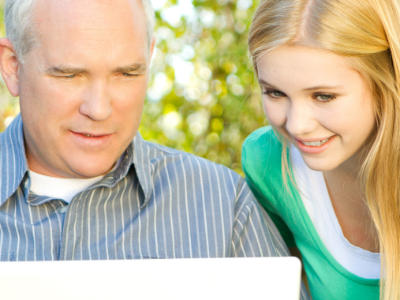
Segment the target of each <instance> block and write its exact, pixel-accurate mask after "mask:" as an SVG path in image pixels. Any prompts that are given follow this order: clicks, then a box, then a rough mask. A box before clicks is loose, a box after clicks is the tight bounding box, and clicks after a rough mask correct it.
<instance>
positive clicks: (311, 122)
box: [286, 101, 318, 136]
mask: <svg viewBox="0 0 400 300" xmlns="http://www.w3.org/2000/svg"><path fill="white" fill-rule="evenodd" d="M317 125H318V121H317V118H316V116H314V112H313V110H312V108H311V107H309V106H308V105H307V104H306V103H304V102H300V103H296V101H292V102H291V104H290V106H289V110H288V112H287V115H286V130H287V131H288V132H289V133H290V134H291V135H294V136H302V135H304V134H307V133H309V132H312V131H313V130H314V129H316V127H317Z"/></svg>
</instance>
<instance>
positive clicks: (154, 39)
mask: <svg viewBox="0 0 400 300" xmlns="http://www.w3.org/2000/svg"><path fill="white" fill-rule="evenodd" d="M155 44H156V38H155V37H153V38H152V40H151V44H150V61H151V58H152V57H153V52H154V45H155Z"/></svg>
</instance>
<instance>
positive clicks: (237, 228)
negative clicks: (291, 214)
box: [231, 180, 289, 257]
mask: <svg viewBox="0 0 400 300" xmlns="http://www.w3.org/2000/svg"><path fill="white" fill-rule="evenodd" d="M231 254H232V256H236V257H254V256H257V257H261V256H289V251H288V249H287V247H286V245H285V242H284V241H283V239H282V237H281V235H280V234H279V231H278V230H277V228H276V226H275V225H274V223H273V222H272V220H271V218H270V217H269V216H268V215H267V214H266V213H265V211H264V210H263V209H261V208H260V207H259V205H258V203H257V201H256V200H255V198H254V196H253V194H252V192H251V191H250V189H249V186H248V185H247V183H246V182H245V181H244V180H242V182H241V184H240V185H239V188H238V194H237V199H236V206H235V219H234V226H233V236H232V243H231Z"/></svg>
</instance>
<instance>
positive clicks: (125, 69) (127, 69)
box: [114, 63, 147, 73]
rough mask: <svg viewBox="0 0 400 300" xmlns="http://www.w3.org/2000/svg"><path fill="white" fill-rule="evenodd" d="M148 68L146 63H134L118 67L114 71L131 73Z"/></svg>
mask: <svg viewBox="0 0 400 300" xmlns="http://www.w3.org/2000/svg"><path fill="white" fill-rule="evenodd" d="M146 69H147V65H146V64H144V63H134V64H131V65H129V66H125V67H118V68H116V69H115V70H114V72H118V73H130V72H144V71H146Z"/></svg>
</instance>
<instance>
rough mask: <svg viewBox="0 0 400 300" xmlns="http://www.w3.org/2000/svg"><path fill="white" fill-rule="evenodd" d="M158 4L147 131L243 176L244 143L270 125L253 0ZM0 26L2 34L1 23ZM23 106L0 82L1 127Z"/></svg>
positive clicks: (145, 116)
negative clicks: (256, 59) (251, 52)
mask: <svg viewBox="0 0 400 300" xmlns="http://www.w3.org/2000/svg"><path fill="white" fill-rule="evenodd" d="M153 4H154V7H155V11H156V16H157V25H156V29H155V36H156V47H155V50H154V53H153V60H152V77H151V81H150V84H149V90H148V97H147V100H146V104H145V111H144V114H143V117H142V123H141V127H140V132H141V134H142V136H143V137H144V138H145V139H147V140H149V141H153V142H156V143H160V144H163V145H166V146H169V147H173V148H176V149H180V150H184V151H187V152H191V153H194V154H196V155H199V156H202V157H205V158H208V159H210V160H212V161H214V162H217V163H220V164H223V165H225V166H227V167H230V168H232V169H233V170H235V171H236V172H238V173H239V174H242V175H243V172H242V169H241V163H240V156H241V146H242V143H243V141H244V139H245V138H246V137H247V136H248V135H249V134H250V133H251V132H252V131H254V130H255V129H257V128H259V127H260V126H262V125H265V124H266V120H265V116H264V113H263V109H262V105H261V97H260V94H261V93H260V90H259V88H258V86H257V85H256V83H255V78H254V74H253V70H252V66H251V63H250V60H249V56H248V52H247V31H248V28H249V25H250V22H251V17H252V14H253V12H254V10H255V6H256V2H253V0H153ZM1 26H3V22H1ZM0 31H1V32H2V33H3V34H4V27H0ZM3 36H4V35H3ZM18 112H19V107H18V102H17V100H16V99H13V98H12V97H11V96H10V95H9V93H8V91H7V89H6V87H5V85H4V82H3V81H1V84H0V130H1V131H3V130H4V129H5V126H6V125H7V124H8V123H9V122H10V121H11V120H12V117H13V116H15V115H16V114H17V113H18Z"/></svg>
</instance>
